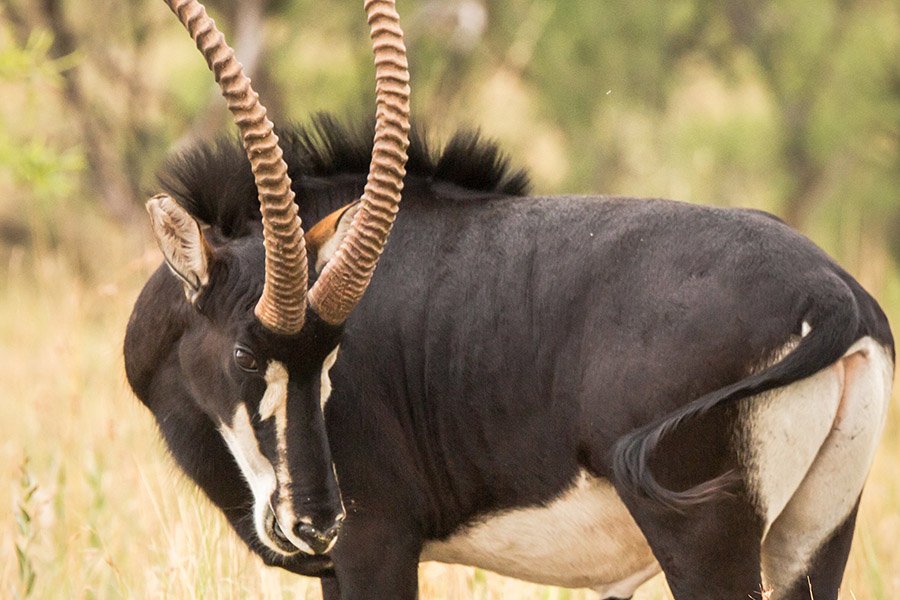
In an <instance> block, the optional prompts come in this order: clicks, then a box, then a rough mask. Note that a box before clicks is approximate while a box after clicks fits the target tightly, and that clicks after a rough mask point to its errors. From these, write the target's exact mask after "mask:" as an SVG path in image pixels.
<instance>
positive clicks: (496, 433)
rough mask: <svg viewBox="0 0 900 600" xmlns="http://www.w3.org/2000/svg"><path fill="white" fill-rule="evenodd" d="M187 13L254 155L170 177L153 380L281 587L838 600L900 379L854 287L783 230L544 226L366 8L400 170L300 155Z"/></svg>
mask: <svg viewBox="0 0 900 600" xmlns="http://www.w3.org/2000/svg"><path fill="white" fill-rule="evenodd" d="M167 3H168V4H169V5H170V7H171V8H172V10H173V11H175V13H176V14H177V15H178V17H179V18H180V19H181V21H182V22H183V23H184V24H185V26H186V27H187V28H188V30H189V31H190V33H191V35H192V36H193V37H194V39H195V41H196V43H197V46H198V48H200V50H201V51H202V52H203V54H204V56H205V57H206V60H207V62H208V64H209V65H210V68H211V69H213V71H214V72H215V75H216V79H217V81H219V83H220V85H221V86H222V89H223V94H224V95H225V97H226V99H227V101H228V104H229V108H230V109H231V110H232V112H233V113H234V115H235V121H236V123H237V124H238V127H239V129H240V132H241V138H242V142H243V148H242V147H241V146H240V145H239V144H237V143H231V142H222V143H220V144H217V145H203V146H199V147H196V148H193V149H191V150H188V151H186V152H184V153H182V154H181V155H180V156H177V157H175V158H173V159H172V160H170V162H169V164H168V165H167V166H166V168H165V169H164V171H163V175H162V177H161V181H162V185H163V188H164V190H165V191H164V193H162V194H160V195H158V196H155V197H154V198H152V199H151V200H150V202H148V211H149V213H150V217H151V224H152V226H153V229H154V233H155V234H156V237H157V241H158V243H159V245H160V248H161V250H162V252H163V255H164V257H165V264H164V265H161V266H160V268H159V269H158V270H157V271H156V273H155V274H154V275H153V276H152V277H151V278H150V280H149V281H148V283H147V284H146V286H145V287H144V290H143V291H142V293H141V295H140V297H139V298H138V300H137V303H136V306H135V308H134V312H133V314H132V317H131V320H130V322H129V325H128V331H127V335H126V339H125V362H126V370H127V375H128V380H129V382H130V384H131V386H132V388H133V389H134V391H135V393H136V395H137V396H138V398H140V400H141V401H142V402H143V403H144V404H145V405H146V406H147V407H148V408H149V409H150V410H151V411H152V413H153V415H154V416H155V418H156V420H157V422H158V425H159V429H160V432H161V434H162V436H163V438H164V440H165V442H166V444H167V446H168V448H169V450H170V451H171V454H172V455H173V457H174V458H175V460H176V461H177V462H178V464H179V466H180V467H181V468H182V469H183V471H184V472H185V473H186V474H187V475H188V476H189V477H190V478H191V479H192V480H193V481H194V482H196V484H197V485H198V486H199V487H200V488H201V489H202V490H203V491H204V492H205V493H206V495H207V496H208V497H209V499H210V500H211V501H212V502H213V503H214V504H215V505H216V506H218V507H219V508H220V509H221V510H222V512H223V513H224V514H225V516H226V517H227V518H228V520H229V522H230V523H231V525H232V527H233V528H234V530H235V531H236V532H237V534H238V535H239V536H240V537H241V538H242V539H243V540H244V541H245V542H246V543H247V545H248V546H249V547H250V548H252V549H253V550H254V551H255V552H256V553H257V554H258V555H259V556H260V557H261V558H262V560H263V561H264V562H265V563H266V564H269V565H275V566H279V567H282V568H285V569H288V570H290V571H293V572H296V573H300V574H304V575H311V576H317V577H320V578H321V579H322V588H323V593H324V596H325V598H326V599H337V598H344V599H365V598H398V599H412V598H415V597H416V595H417V567H418V563H419V561H421V560H438V561H444V562H451V563H462V564H468V565H476V566H479V567H482V568H486V569H490V570H493V571H497V572H499V573H502V574H506V575H510V576H513V577H518V578H521V579H526V580H530V581H535V582H540V583H547V584H553V585H560V586H568V587H586V588H592V589H594V590H596V591H597V592H598V593H599V594H600V597H601V598H606V599H609V598H627V597H630V596H631V595H632V594H633V593H634V591H635V589H636V588H637V587H639V586H640V585H641V584H642V583H643V582H644V581H646V580H647V579H649V578H650V577H652V576H653V575H654V574H656V573H657V572H659V571H662V572H663V573H664V574H665V575H666V578H667V580H668V583H669V586H670V587H671V590H672V593H673V595H674V597H675V598H676V599H678V600H684V599H696V598H728V599H731V598H733V599H739V598H741V599H743V598H747V597H748V596H750V597H760V596H761V595H762V594H763V593H765V594H770V593H771V596H768V597H771V598H777V599H799V598H809V595H810V589H812V591H813V593H814V597H815V598H816V599H818V600H823V599H835V598H837V594H838V588H839V586H840V583H841V578H842V575H843V570H844V566H845V563H846V560H847V555H848V552H849V550H850V543H851V540H852V537H853V531H854V520H855V516H856V511H857V507H858V501H859V497H860V494H861V492H862V489H863V485H864V482H865V479H866V476H867V473H868V470H869V467H870V464H871V462H872V459H873V455H874V452H875V447H876V444H877V441H878V438H879V435H880V433H881V429H882V425H883V422H884V418H885V413H886V410H887V407H888V403H889V398H890V393H891V382H892V378H893V369H894V343H893V339H892V336H891V331H890V328H889V325H888V323H887V320H886V318H885V316H884V314H883V312H882V311H881V309H880V308H879V307H878V305H877V303H876V302H875V301H874V300H873V299H872V297H871V296H870V295H869V294H867V293H866V292H865V291H864V290H863V289H862V288H861V287H860V286H859V284H858V283H857V282H856V281H855V280H854V279H853V278H852V277H851V276H850V275H848V274H847V273H846V272H845V271H844V270H843V269H841V268H840V267H839V266H838V265H837V264H835V263H834V261H832V260H831V259H830V258H829V257H828V256H827V255H826V254H825V253H823V252H822V251H821V250H819V249H818V248H817V247H816V246H815V245H814V244H812V243H811V242H810V241H809V240H807V239H806V238H804V237H803V236H801V235H800V234H798V233H796V232H795V231H793V230H791V229H790V228H789V227H787V226H786V225H785V224H783V223H782V222H780V221H779V220H777V219H776V218H774V217H771V216H769V215H766V214H764V213H761V212H757V211H750V210H736V209H721V208H708V207H700V206H695V205H690V204H684V203H678V202H672V201H666V200H642V199H633V198H613V197H557V198H546V197H532V196H529V195H527V187H528V185H527V177H526V175H525V174H524V173H523V172H521V171H515V170H513V169H511V168H510V167H509V165H508V163H507V161H506V159H505V158H504V157H503V154H502V153H501V151H500V150H499V149H498V148H497V147H495V146H494V145H493V144H491V143H487V142H485V141H483V140H481V139H480V138H479V137H478V136H477V135H476V134H465V133H463V134H458V135H457V136H455V137H454V138H453V139H452V140H451V141H450V143H449V144H447V146H446V147H444V148H443V149H441V150H439V151H434V150H432V149H429V148H428V146H427V144H426V143H425V141H424V137H423V136H419V135H415V134H414V135H412V136H409V135H408V132H409V124H408V112H409V109H408V93H409V92H408V85H407V82H408V75H407V72H406V57H405V50H404V48H403V40H402V34H401V32H400V29H399V21H398V18H397V15H396V12H395V10H394V7H393V1H392V0H368V1H367V2H366V3H365V6H366V9H367V12H368V15H369V22H370V25H371V27H372V36H373V43H374V46H375V60H376V67H377V71H376V73H377V79H378V111H377V122H376V124H375V127H374V129H375V140H374V142H373V141H372V140H371V138H367V135H370V134H367V133H365V132H364V130H359V129H352V128H347V127H343V126H341V125H339V124H338V123H337V122H335V121H334V120H333V119H331V118H329V117H324V116H322V117H319V118H318V119H317V120H315V121H314V122H313V123H312V124H311V125H309V126H306V127H300V128H288V129H283V130H279V132H278V134H279V136H280V140H279V136H276V135H275V133H274V131H273V129H272V125H271V123H270V122H269V121H268V119H267V118H266V114H265V109H263V108H262V106H261V105H260V104H259V102H258V99H257V97H256V94H255V93H254V92H253V91H252V89H251V88H250V85H249V80H247V79H246V77H244V76H243V74H242V72H241V68H240V65H239V64H238V63H237V61H236V60H235V59H234V56H233V53H232V52H231V51H230V49H229V48H228V47H227V45H225V42H224V40H223V38H222V36H221V34H220V33H219V32H218V31H217V30H216V29H215V27H214V25H213V24H212V21H211V20H210V19H209V18H208V17H207V16H206V14H205V12H204V10H203V8H202V6H200V5H199V4H197V2H196V1H195V0H167ZM410 137H411V139H409V138H410ZM370 155H371V163H370V162H369V156H370ZM248 158H249V161H248ZM401 189H402V190H403V203H402V209H400V210H399V212H398V210H397V209H398V203H399V200H400V191H401ZM295 198H296V201H295ZM358 198H360V199H359V200H358V201H357V199H358ZM395 217H396V221H395ZM301 223H302V224H303V226H305V227H306V228H307V231H306V233H305V234H304V231H303V229H302V227H301ZM392 224H393V228H392ZM389 232H391V233H390V243H389V244H387V245H385V242H386V240H387V237H388V233H389ZM382 251H383V252H382ZM379 257H380V258H379ZM376 262H378V269H377V272H376V271H375V264H376ZM307 290H309V291H307Z"/></svg>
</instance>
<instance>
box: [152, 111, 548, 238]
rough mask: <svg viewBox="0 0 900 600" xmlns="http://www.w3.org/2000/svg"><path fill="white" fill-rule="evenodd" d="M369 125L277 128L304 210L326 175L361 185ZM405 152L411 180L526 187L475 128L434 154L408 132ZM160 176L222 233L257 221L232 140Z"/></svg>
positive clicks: (329, 121) (494, 190)
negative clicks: (347, 178)
mask: <svg viewBox="0 0 900 600" xmlns="http://www.w3.org/2000/svg"><path fill="white" fill-rule="evenodd" d="M373 129H374V127H373V126H369V127H360V126H356V127H350V126H347V125H345V124H343V123H341V122H339V121H338V120H337V119H335V118H334V117H333V116H331V115H329V114H320V115H317V116H315V117H314V118H313V119H312V121H311V122H310V123H309V124H308V125H292V126H289V127H287V128H283V129H281V128H279V129H277V133H278V137H279V139H280V141H281V147H282V150H283V151H284V158H285V161H286V162H287V165H288V173H289V174H290V176H291V179H292V180H293V181H294V182H295V185H294V191H295V192H296V193H297V195H298V198H301V199H303V202H302V203H301V213H303V212H307V211H308V210H310V208H313V209H315V207H310V206H308V205H307V206H304V204H306V203H307V201H308V197H309V196H310V195H312V196H315V195H316V192H317V191H322V192H327V190H328V189H329V188H330V187H331V186H330V185H329V183H328V182H326V181H323V179H325V178H334V177H337V176H341V175H349V176H357V180H358V182H357V183H358V186H359V187H360V190H361V185H362V183H363V182H364V178H365V176H366V174H367V173H368V170H369V160H370V157H371V154H372V145H373V139H372V131H373ZM408 155H409V162H408V163H407V166H406V170H407V184H408V185H409V182H410V180H411V179H414V178H420V179H422V180H425V181H427V182H444V183H450V184H454V185H456V186H458V187H460V188H463V189H465V190H470V191H473V192H482V193H485V194H491V195H507V196H522V195H525V194H527V193H528V190H529V186H530V183H529V178H528V174H527V173H526V172H525V171H524V170H523V169H514V168H512V167H511V166H510V163H509V159H508V158H507V156H506V155H505V154H504V153H503V151H502V150H501V149H500V148H499V146H498V145H497V144H496V143H495V142H493V141H490V140H486V139H484V138H483V137H482V136H481V134H480V133H479V132H478V131H475V130H462V131H459V132H457V133H456V134H455V135H454V136H453V137H452V138H451V139H450V141H449V142H448V143H447V144H446V146H444V148H443V149H440V150H438V151H433V150H432V149H431V148H430V147H429V144H428V141H427V137H426V136H425V134H424V133H422V132H421V131H419V130H416V129H413V131H412V133H411V135H410V147H409V150H408ZM159 180H160V183H161V185H162V187H163V189H164V190H165V191H166V192H167V193H169V194H171V195H172V196H173V197H174V198H175V199H176V200H178V202H179V203H180V204H181V205H182V206H184V207H185V208H186V209H187V210H188V211H189V212H190V213H191V214H192V215H193V216H194V217H196V218H197V219H199V220H201V221H202V222H204V223H207V224H210V225H213V226H215V227H216V228H217V229H218V230H219V231H220V232H221V233H222V234H223V235H224V236H225V237H228V238H233V237H240V236H243V235H246V234H247V233H248V232H249V231H250V228H251V226H252V225H253V224H254V223H257V222H258V221H259V204H258V202H257V199H256V188H255V185H254V183H253V175H252V173H251V172H250V164H249V163H248V162H247V158H246V155H245V154H244V150H243V148H242V147H241V144H240V140H239V139H238V138H237V137H228V138H222V139H220V140H219V141H217V142H213V143H203V144H199V145H197V146H195V147H192V148H189V149H187V150H185V151H182V152H180V153H178V154H177V155H175V156H174V157H172V158H170V159H169V160H168V161H167V163H166V165H165V166H164V167H163V170H162V172H161V173H160V176H159ZM321 213H322V211H320V210H314V211H313V214H312V215H306V216H305V218H304V221H308V220H309V218H310V217H312V218H313V220H315V218H316V217H318V218H321V217H322V216H324V214H321ZM325 214H327V213H325Z"/></svg>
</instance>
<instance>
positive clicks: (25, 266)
mask: <svg viewBox="0 0 900 600" xmlns="http://www.w3.org/2000/svg"><path fill="white" fill-rule="evenodd" d="M95 225H96V226H93V227H91V228H89V229H88V230H89V231H91V232H92V233H91V237H90V238H85V239H82V240H80V241H79V247H81V248H87V250H82V251H81V252H79V253H77V254H73V253H70V252H65V251H61V250H56V251H41V252H39V251H33V250H28V251H25V250H21V249H20V250H15V249H14V250H12V251H4V252H3V253H0V257H2V260H3V261H5V263H6V264H2V265H0V278H2V279H0V394H2V402H0V470H2V472H0V498H2V501H0V598H24V597H32V598H66V599H70V598H71V599H77V598H178V599H181V598H318V597H319V596H320V593H319V587H318V582H317V581H315V580H309V579H304V578H300V577H297V576H293V575H290V574H287V573H281V572H279V571H276V570H271V569H267V568H265V567H263V566H262V564H261V563H260V562H259V561H258V560H257V559H256V558H255V557H253V556H251V555H250V554H249V553H248V552H247V551H246V550H245V549H244V547H243V546H242V545H241V543H240V542H239V541H238V539H237V537H236V536H234V535H233V534H232V533H231V531H230V530H229V528H228V527H227V524H226V523H225V520H224V519H223V518H222V517H220V516H219V515H218V514H217V512H216V511H215V510H213V509H211V508H210V506H209V505H208V504H207V502H206V501H205V499H204V498H203V497H202V496H201V495H200V494H199V493H198V492H197V491H196V490H195V489H193V487H192V485H191V484H190V483H189V482H187V481H186V480H185V479H184V478H183V477H182V476H181V475H180V474H179V473H178V472H177V469H176V468H175V466H174V464H173V462H172V461H171V460H170V459H169V458H168V457H167V455H166V453H165V451H164V449H163V447H162V444H161V442H160V441H159V440H158V436H157V433H156V429H155V425H154V422H153V420H152V419H151V417H150V414H149V413H148V412H147V411H146V410H145V409H144V408H143V407H142V406H141V405H140V404H139V403H138V401H137V400H136V399H135V398H134V397H133V396H132V394H131V392H130V391H129V389H128V386H127V384H126V382H125V376H124V373H123V365H122V354H121V344H122V337H123V334H124V330H125V325H126V322H127V319H128V315H129V313H130V310H131V306H132V303H133V301H134V299H135V297H136V295H137V293H138V291H139V290H140V288H141V285H142V284H143V281H144V280H145V278H146V277H147V275H148V274H149V273H150V272H151V271H152V269H154V268H155V266H156V265H157V264H158V260H159V255H158V254H157V252H156V250H155V248H154V247H153V245H152V242H150V241H149V239H148V238H147V237H141V236H139V235H137V234H131V237H127V236H126V235H125V234H124V233H122V232H121V231H120V230H118V229H116V228H113V227H111V226H109V225H103V224H102V223H101V224H99V225H97V224H95ZM895 314H896V311H895ZM421 590H422V594H421V597H422V598H425V599H432V598H448V599H464V598H485V599H487V598H491V599H499V598H504V599H506V598H525V599H554V598H559V599H562V598H569V599H578V598H591V597H593V596H592V595H591V594H590V593H588V592H586V591H583V590H578V591H567V590H557V589H552V588H545V587H540V586H535V585H530V584H525V583H522V582H518V581H514V580H509V579H505V578H502V577H499V576H496V575H493V574H490V573H485V572H481V571H477V570H473V569H470V568H463V567H449V566H444V565H437V564H424V565H422V567H421ZM663 598H670V595H669V593H668V592H667V590H666V587H665V583H664V581H663V580H662V578H661V577H657V578H656V579H654V580H653V581H652V582H650V583H649V584H647V585H646V586H644V587H643V588H642V589H641V590H640V591H639V593H638V594H637V596H636V599H637V600H650V599H663ZM842 598H846V599H852V598H856V599H859V600H864V599H873V600H880V599H884V600H891V599H895V598H900V419H898V411H897V402H896V396H895V402H894V406H893V410H892V411H891V413H890V416H889V422H888V426H887V430H886V433H885V436H884V441H883V443H882V445H881V447H880V451H879V453H878V457H877V460H876V463H875V466H874V470H873V472H872V475H871V477H870V479H869V484H868V487H867V489H866V493H865V497H864V501H863V505H862V512H861V515H860V518H859V523H858V530H857V536H856V540H855V542H854V548H853V554H852V556H851V558H850V564H849V568H848V573H847V577H846V579H845V585H844V591H843V594H842Z"/></svg>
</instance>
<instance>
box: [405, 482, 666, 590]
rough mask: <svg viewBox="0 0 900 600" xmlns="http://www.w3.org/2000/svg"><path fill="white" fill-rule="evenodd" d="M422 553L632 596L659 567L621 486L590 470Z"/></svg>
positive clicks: (430, 557)
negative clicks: (535, 502) (552, 493)
mask: <svg viewBox="0 0 900 600" xmlns="http://www.w3.org/2000/svg"><path fill="white" fill-rule="evenodd" d="M421 558H422V560H436V561H440V562H446V563H460V564H465V565H472V566H475V567H479V568H483V569H487V570H490V571H495V572H497V573H500V574H501V575H506V576H509V577H515V578H517V579H524V580H527V581H533V582H535V583H542V584H548V585H559V586H563V587H572V588H592V589H594V590H596V591H597V592H599V593H600V596H601V598H611V597H621V598H627V597H629V596H631V595H632V594H633V593H634V590H635V589H637V587H638V586H639V585H641V584H642V583H644V582H645V581H646V580H647V579H649V578H650V577H652V576H653V575H655V574H656V573H657V572H658V571H659V565H658V564H657V563H656V559H654V557H653V554H652V553H651V552H650V547H649V546H648V545H647V542H646V540H645V539H644V536H643V535H642V534H641V531H640V529H638V526H637V524H636V523H635V522H634V519H632V518H631V515H630V514H629V513H628V510H627V509H626V508H625V505H624V504H622V501H621V500H620V499H619V496H618V494H617V493H616V491H615V489H614V488H613V486H612V485H611V484H610V483H609V482H608V481H607V480H605V479H599V478H596V477H592V476H590V475H588V474H586V473H581V474H580V475H579V477H578V478H577V479H576V481H575V483H574V485H573V486H572V487H571V488H569V489H568V490H566V491H565V492H564V493H563V494H561V495H560V496H559V497H558V498H556V499H555V500H553V501H552V502H550V503H548V504H546V505H544V506H536V507H531V508H523V509H517V510H511V511H505V512H502V513H498V514H495V515H488V516H486V517H484V518H482V519H479V520H478V521H477V522H474V523H472V524H470V525H468V526H466V527H465V528H463V529H461V530H459V531H457V532H456V533H454V534H453V535H451V536H450V537H449V538H447V539H446V540H442V541H432V542H428V543H427V544H426V545H425V547H424V549H423V550H422V557H421Z"/></svg>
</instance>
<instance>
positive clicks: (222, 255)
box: [179, 240, 344, 555]
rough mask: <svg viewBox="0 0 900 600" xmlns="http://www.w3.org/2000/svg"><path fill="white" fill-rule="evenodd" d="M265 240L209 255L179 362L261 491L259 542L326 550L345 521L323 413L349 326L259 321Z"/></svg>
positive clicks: (256, 518) (256, 517) (279, 549)
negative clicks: (275, 326)
mask: <svg viewBox="0 0 900 600" xmlns="http://www.w3.org/2000/svg"><path fill="white" fill-rule="evenodd" d="M261 246H262V244H261V241H259V240H255V241H248V242H244V243H242V244H239V245H234V246H233V247H229V248H222V249H218V250H216V251H215V252H211V253H210V255H209V261H208V263H209V264H208V269H207V273H206V275H207V276H206V278H205V280H206V282H205V283H204V284H203V286H202V289H201V290H199V291H198V292H197V293H196V294H194V297H193V304H194V307H195V310H196V314H195V318H192V319H191V320H190V324H189V325H188V328H187V330H186V331H185V332H184V334H183V336H182V339H181V342H180V346H179V362H180V366H181V371H182V376H183V377H184V379H185V381H186V382H187V384H188V387H189V389H190V391H191V395H192V397H193V399H194V401H195V402H196V403H197V405H198V407H199V408H200V409H201V410H202V411H203V412H205V413H206V414H207V415H208V416H209V418H210V419H212V420H213V422H214V423H215V424H216V427H217V428H218V430H219V432H220V433H221V435H222V438H223V439H224V440H225V443H226V445H227V446H228V449H229V450H230V452H231V454H232V455H233V456H234V460H235V462H236V463H237V465H238V466H239V468H240V470H241V473H242V474H243V476H244V479H245V480H246V482H247V485H248V487H249V488H250V490H251V491H252V494H253V499H254V506H253V522H254V526H255V529H256V534H257V536H258V538H259V541H260V542H261V543H262V544H264V545H265V546H266V547H267V548H269V549H271V550H272V551H274V552H276V553H278V554H281V555H292V554H296V553H297V552H303V553H306V554H323V553H326V552H328V551H329V550H330V549H331V548H332V546H333V545H334V543H335V541H336V539H337V533H338V530H339V528H340V524H341V522H342V520H343V518H344V510H343V506H342V503H341V498H340V492H339V490H338V486H337V481H336V478H335V473H334V465H333V463H332V460H331V454H330V451H329V447H328V439H327V437H326V432H325V421H324V417H323V413H322V409H323V407H324V404H325V402H326V401H327V399H328V395H329V394H330V391H331V385H330V381H329V379H328V369H329V368H330V367H331V366H332V365H333V364H334V361H335V360H336V358H337V352H338V341H339V333H340V332H339V328H336V327H333V326H330V325H327V324H325V323H323V322H322V321H321V320H319V319H318V318H317V317H316V316H315V314H314V313H312V312H309V313H308V315H307V319H306V323H305V325H304V327H303V329H302V330H301V331H300V333H298V334H296V335H292V336H281V335H277V334H274V333H272V332H270V331H268V330H267V329H265V328H264V327H262V326H261V325H260V323H259V321H258V320H257V319H256V317H255V316H254V313H253V307H254V305H255V302H256V298H258V296H259V291H260V290H261V288H262V281H261V272H262V268H261V261H262V248H261ZM189 297H190V294H189Z"/></svg>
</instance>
